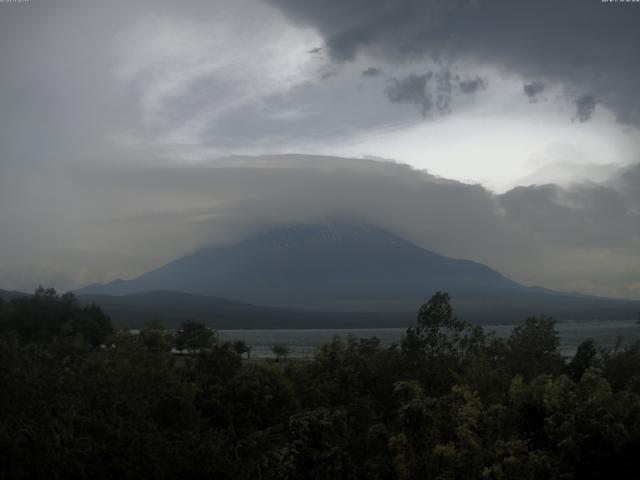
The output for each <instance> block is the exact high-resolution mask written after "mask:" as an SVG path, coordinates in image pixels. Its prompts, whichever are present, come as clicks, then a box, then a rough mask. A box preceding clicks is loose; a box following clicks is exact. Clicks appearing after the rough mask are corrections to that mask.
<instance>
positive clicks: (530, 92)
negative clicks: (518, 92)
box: [522, 80, 546, 102]
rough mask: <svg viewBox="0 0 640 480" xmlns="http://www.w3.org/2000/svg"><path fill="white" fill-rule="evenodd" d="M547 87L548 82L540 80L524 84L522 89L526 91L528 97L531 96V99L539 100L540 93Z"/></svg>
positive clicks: (531, 100) (533, 100)
mask: <svg viewBox="0 0 640 480" xmlns="http://www.w3.org/2000/svg"><path fill="white" fill-rule="evenodd" d="M545 87H546V84H545V83H544V82H541V81H540V80H538V81H535V82H531V83H526V84H524V86H523V87H522V89H523V91H524V94H525V95H526V96H527V97H529V101H530V102H535V101H536V100H537V97H538V95H540V94H541V93H542V92H544V89H545Z"/></svg>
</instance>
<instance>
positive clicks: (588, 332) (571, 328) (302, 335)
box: [219, 320, 640, 358]
mask: <svg viewBox="0 0 640 480" xmlns="http://www.w3.org/2000/svg"><path fill="white" fill-rule="evenodd" d="M515 327H517V325H486V326H484V329H485V331H494V332H496V335H497V336H499V337H508V336H509V335H510V334H511V332H512V331H513V329H514V328H515ZM556 329H557V330H558V333H559V334H560V342H561V344H560V349H561V351H562V353H563V354H564V355H573V354H574V353H575V351H576V348H577V347H578V345H579V344H580V343H581V342H582V341H584V340H586V339H587V338H593V339H594V340H595V341H596V342H597V343H598V344H600V345H601V346H603V347H608V348H610V347H613V346H614V345H615V343H616V341H617V339H618V337H620V336H622V337H623V339H624V344H629V343H633V342H635V341H637V340H640V325H637V324H636V322H635V320H628V321H610V322H598V321H594V322H576V323H557V324H556ZM405 332H406V328H363V329H317V330H311V329H310V330H220V331H219V335H220V340H222V341H233V340H243V341H245V342H246V343H247V344H248V345H249V346H250V347H251V348H252V350H251V356H252V357H254V358H272V357H274V356H275V355H274V354H273V352H272V351H271V347H273V346H274V345H286V346H287V347H289V357H290V358H306V357H310V356H312V355H313V354H314V352H315V351H316V349H317V348H318V347H319V346H320V345H322V344H324V343H327V342H330V341H331V340H332V339H333V338H334V337H340V338H342V339H343V340H346V339H347V337H348V336H349V335H351V336H353V337H354V338H356V339H358V338H369V337H374V336H375V337H378V338H379V339H380V342H381V343H382V344H383V345H391V344H393V343H399V342H400V340H401V339H402V336H403V335H404V334H405Z"/></svg>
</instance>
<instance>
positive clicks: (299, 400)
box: [0, 289, 640, 480]
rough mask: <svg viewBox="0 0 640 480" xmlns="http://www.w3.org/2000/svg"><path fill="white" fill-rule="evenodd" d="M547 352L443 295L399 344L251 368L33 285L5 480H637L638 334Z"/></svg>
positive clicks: (231, 349) (4, 333)
mask: <svg viewBox="0 0 640 480" xmlns="http://www.w3.org/2000/svg"><path fill="white" fill-rule="evenodd" d="M558 347H559V338H558V334H557V332H556V331H555V329H554V321H553V320H551V319H549V318H545V317H533V318H529V319H527V320H526V321H525V322H524V323H523V324H522V325H520V326H519V327H518V328H516V329H515V330H514V332H513V334H512V335H511V337H509V338H507V339H499V338H496V337H495V336H494V335H492V334H488V333H486V332H484V330H483V329H482V328H481V327H477V326H472V325H470V324H468V323H466V322H464V321H462V320H458V319H457V318H456V317H455V316H454V315H453V313H452V311H451V307H450V305H449V297H448V295H447V294H445V293H437V294H436V295H434V296H433V297H432V298H431V299H430V300H429V301H428V302H427V303H426V304H425V305H423V306H422V307H421V308H420V310H419V313H418V316H417V320H416V323H415V324H414V325H412V326H410V327H409V328H408V329H407V333H406V335H405V336H404V337H403V339H402V341H401V342H400V343H399V344H398V345H392V346H390V347H383V346H381V345H380V342H379V341H378V340H377V339H376V338H371V339H360V340H357V341H356V340H355V339H350V340H347V341H346V342H343V341H341V340H339V339H336V340H334V341H333V342H331V343H328V344H326V345H323V346H322V347H320V348H319V349H318V352H317V353H316V355H315V356H314V357H313V358H312V359H311V360H292V361H287V360H282V359H280V361H275V360H252V359H250V358H248V355H247V354H248V348H247V346H246V345H244V344H243V343H241V342H236V343H235V344H229V343H220V342H218V341H217V339H216V336H215V334H214V332H212V331H211V330H210V329H208V328H207V327H206V326H205V325H204V324H201V323H197V322H187V323H185V324H183V325H182V327H181V328H180V329H179V330H178V331H177V332H176V333H175V334H170V333H167V332H166V331H164V330H163V328H162V325H161V324H159V323H157V322H156V323H152V324H149V325H147V326H146V327H145V328H144V329H143V330H142V331H141V332H140V335H129V334H127V333H126V332H123V331H116V330H114V329H113V327H112V326H111V322H110V320H109V318H108V317H107V316H106V315H105V314H104V313H103V312H102V311H101V310H100V308H99V307H97V306H81V305H79V304H78V302H77V301H76V299H75V297H73V295H70V294H66V295H58V294H56V292H55V291H53V290H44V289H39V290H38V291H36V293H35V295H32V296H28V297H22V298H16V299H13V300H11V301H9V302H0V385H1V386H2V388H1V389H0V478H3V479H4V478H7V479H14V478H15V479H40V478H42V479H111V478H121V479H136V480H139V479H165V478H166V479H250V480H261V479H330V480H339V479H374V480H375V479H380V480H387V479H440V480H444V479H495V480H500V479H518V480H526V479H608V478H616V479H632V478H640V473H639V471H640V470H639V469H638V467H639V465H640V460H639V458H640V457H639V453H640V342H638V343H635V344H633V345H628V346H625V347H624V348H623V347H618V348H613V349H602V348H600V347H599V346H598V345H596V344H595V343H594V342H593V341H591V340H588V341H585V342H584V343H582V344H581V345H580V346H579V348H578V350H577V353H576V355H575V356H574V357H573V358H572V359H564V358H563V357H562V356H561V354H560V353H559V349H558ZM176 349H177V350H180V351H181V353H182V354H181V355H177V354H175V351H176ZM172 351H173V352H174V353H171V352H172Z"/></svg>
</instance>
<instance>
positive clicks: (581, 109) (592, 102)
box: [576, 95, 596, 122]
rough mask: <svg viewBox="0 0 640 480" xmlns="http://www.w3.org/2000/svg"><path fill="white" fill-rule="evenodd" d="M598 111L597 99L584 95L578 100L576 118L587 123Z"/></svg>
mask: <svg viewBox="0 0 640 480" xmlns="http://www.w3.org/2000/svg"><path fill="white" fill-rule="evenodd" d="M595 109H596V99H595V98H593V96H592V95H582V96H581V97H580V98H578V99H577V100H576V118H577V119H578V121H580V122H586V121H587V120H589V119H590V118H591V115H592V114H593V112H594V110H595Z"/></svg>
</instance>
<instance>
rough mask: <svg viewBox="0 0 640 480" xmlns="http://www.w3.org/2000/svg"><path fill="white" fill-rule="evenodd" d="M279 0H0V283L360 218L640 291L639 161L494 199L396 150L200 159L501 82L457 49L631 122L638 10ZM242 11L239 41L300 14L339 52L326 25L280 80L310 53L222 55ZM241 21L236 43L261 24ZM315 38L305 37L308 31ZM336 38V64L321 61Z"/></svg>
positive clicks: (66, 275)
mask: <svg viewBox="0 0 640 480" xmlns="http://www.w3.org/2000/svg"><path fill="white" fill-rule="evenodd" d="M270 4H271V5H277V6H278V7H279V8H280V10H277V9H276V8H274V7H273V6H268V5H266V4H264V3H256V2H254V1H252V0H237V1H236V2H231V3H229V2H222V1H217V2H216V1H204V0H202V1H199V0H191V1H188V2H184V3H180V4H178V3H177V2H169V1H165V0H157V1H151V0H139V1H136V2H124V1H121V0H117V1H116V0H114V2H97V1H96V2H87V1H79V0H64V1H63V0H61V1H60V2H49V1H43V0H31V1H30V2H27V3H24V4H20V5H16V6H11V4H9V3H0V38H1V39H2V47H1V48H0V60H1V64H2V68H1V69H0V87H1V88H0V228H1V234H0V288H21V289H32V288H33V287H34V286H35V285H37V284H38V283H43V284H51V285H54V286H56V287H58V288H69V287H76V286H82V285H85V284H88V283H91V282H94V281H108V280H112V279H114V278H117V277H131V276H134V275H137V274H140V273H142V272H144V271H145V270H148V269H151V268H154V267H156V266H158V265H160V264H162V263H164V262H167V261H169V260H171V259H173V258H175V257H177V256H180V255H183V254H185V253H188V252H190V251H193V250H194V249H196V248H199V247H202V246H204V245H209V244H221V243H228V242H232V241H235V240H237V239H239V238H242V237H243V236H246V235H248V234H250V233H251V232H253V231H256V230H257V229H262V228H267V227H269V226H271V225H276V224H283V223H291V222H313V221H318V220H321V219H323V218H326V217H327V216H353V217H357V218H358V219H361V220H363V221H367V222H370V223H372V224H376V225H379V226H381V227H383V228H388V229H391V230H394V231H396V232H397V233H399V234H401V235H404V236H406V237H407V238H408V239H410V240H412V241H414V242H416V243H419V244H420V245H422V246H424V247H427V248H430V249H433V250H435V251H437V252H439V253H442V254H445V255H450V256H454V257H461V258H471V259H474V260H478V261H481V262H484V263H486V264H488V265H490V266H492V267H494V268H496V269H498V270H500V271H501V272H503V273H504V274H506V275H509V276H511V277H513V278H514V279H516V280H519V281H522V282H524V283H527V284H539V285H544V286H547V287H551V288H560V289H564V290H578V291H583V292H587V293H599V294H604V295H619V296H628V297H634V298H640V282H638V280H637V272H638V271H640V260H639V257H640V256H639V255H638V251H639V248H640V240H639V239H640V231H639V228H640V227H639V225H640V222H639V221H638V220H639V219H638V215H639V213H638V212H639V211H640V190H639V189H640V187H639V186H640V169H638V168H624V169H621V170H620V171H619V172H618V173H617V174H616V175H615V176H613V177H612V178H611V179H610V180H609V181H607V182H605V183H580V184H576V185H572V186H569V187H561V186H557V185H538V186H526V187H520V188H517V189H514V190H511V191H509V192H507V193H505V194H503V195H497V194H495V193H493V192H491V191H489V190H487V189H486V188H483V187H481V186H479V185H469V184H463V183H459V182H455V181H450V180H445V179H442V178H437V177H434V176H432V175H429V174H428V173H425V172H421V171H416V170H414V169H412V168H410V167H408V166H405V165H400V164H394V163H390V162H372V161H365V160H354V159H341V158H335V157H308V156H282V155H272V156H262V157H238V156H235V157H228V158H226V159H224V160H212V161H206V159H210V158H218V157H220V156H221V155H225V153H224V152H226V151H229V152H232V153H246V152H249V153H262V152H276V151H289V152H291V151H299V149H298V148H296V147H298V146H300V145H302V146H303V147H305V148H304V149H303V150H304V151H314V150H315V147H316V146H317V145H323V142H327V139H332V138H349V135H352V134H353V133H354V131H356V132H358V131H363V130H368V129H372V130H373V129H375V128H378V127H385V126H388V125H401V124H403V123H405V122H406V121H407V118H408V117H407V116H405V112H402V110H403V109H402V108H399V106H398V105H395V104H394V105H389V102H387V100H385V98H384V96H383V95H384V94H385V93H386V94H387V96H388V99H390V100H392V101H393V102H396V103H400V104H405V105H409V108H407V110H409V113H410V114H412V117H411V118H413V117H414V116H415V117H419V115H416V114H415V112H414V111H411V108H413V107H417V108H418V109H419V110H421V111H424V112H425V115H426V114H428V115H440V114H442V113H446V112H447V111H448V110H449V109H450V108H451V103H452V101H454V100H455V97H456V95H461V96H468V98H471V97H472V96H473V95H474V94H475V93H478V92H480V91H481V90H483V89H485V88H487V80H485V79H484V77H482V76H476V75H475V73H474V74H469V72H465V73H464V74H463V72H464V69H458V68H456V67H457V66H456V65H455V60H456V59H458V58H471V59H472V60H474V61H475V62H476V63H479V64H483V62H486V63H487V65H489V66H490V67H491V66H497V67H499V68H502V69H505V70H507V71H515V72H516V73H517V74H518V75H520V76H521V77H522V78H523V79H524V82H525V84H526V85H530V84H535V83H532V82H542V83H541V84H544V85H545V88H544V96H547V93H548V91H547V87H546V86H547V85H548V86H549V87H548V88H549V92H551V91H553V90H552V88H551V86H552V84H553V83H554V82H556V83H561V84H563V85H566V86H567V91H568V93H567V95H570V96H571V97H570V99H571V101H572V102H573V104H574V106H575V108H576V112H575V118H576V120H582V119H584V120H587V119H589V118H590V117H591V115H592V114H593V112H594V109H595V108H596V103H597V105H598V107H599V106H600V105H603V106H607V107H608V108H610V109H612V110H613V111H614V112H615V113H616V114H617V116H618V118H619V119H620V120H621V121H623V122H627V123H631V124H638V123H639V122H638V108H639V105H640V103H639V102H640V97H639V96H637V95H636V94H635V89H636V88H637V85H638V79H639V75H640V74H639V73H638V72H639V70H640V67H639V66H638V62H637V61H636V59H637V55H636V53H637V52H636V51H635V50H636V45H637V44H638V43H640V42H638V41H637V40H638V38H637V37H638V36H639V35H640V29H637V28H636V26H637V24H638V13H637V12H640V8H637V4H636V5H615V4H606V5H601V4H600V3H599V2H586V1H585V2H577V1H574V0H570V1H566V2H550V1H547V0H543V1H540V2H507V1H494V2H483V1H476V2H473V3H467V2H446V3H445V2H433V1H426V2H422V1H409V2H391V3H389V2H382V1H378V0H367V1H357V2H356V1H345V2H343V1H340V2H338V1H334V0H328V1H326V2H309V1H305V0H296V1H295V2H294V1H291V2H288V1H286V0H273V1H271V2H270ZM631 8H633V10H630V9H631ZM258 10H259V11H258ZM229 11H232V13H233V15H232V17H233V19H234V22H237V25H236V24H235V23H234V24H233V25H234V29H232V35H231V37H230V38H232V39H235V38H236V37H235V35H236V34H237V29H236V28H235V27H236V26H237V27H242V25H243V24H242V22H243V21H248V20H249V19H251V21H253V22H255V23H254V24H255V25H262V24H263V23H264V24H266V28H267V30H268V31H267V32H266V33H265V35H266V38H267V40H269V41H270V40H271V39H272V38H275V39H279V38H280V34H281V33H282V32H281V31H282V30H283V29H284V28H285V27H286V25H284V21H285V20H286V19H290V18H293V19H295V20H296V21H298V22H300V23H301V24H305V25H307V24H308V25H312V26H313V27H314V28H315V29H316V30H317V31H319V32H320V33H321V34H322V37H323V38H324V39H325V41H326V44H327V48H325V47H324V46H322V47H320V46H318V45H317V43H322V42H321V41H316V40H317V38H316V37H317V35H311V40H312V41H313V42H312V43H313V45H312V46H308V45H306V44H305V45H302V47H301V50H302V53H303V56H304V58H305V59H307V58H312V59H315V60H313V61H318V62H319V63H318V64H315V63H313V64H312V65H311V66H307V64H306V63H305V64H304V68H302V67H301V68H302V70H303V71H302V72H299V71H298V70H297V68H298V67H297V66H296V65H298V64H297V63H296V62H292V63H291V64H293V65H294V68H293V74H291V75H290V76H284V77H281V76H279V74H280V73H281V70H283V69H285V70H286V68H285V67H287V65H291V64H290V63H288V60H289V56H288V55H289V53H290V50H291V49H293V48H294V47H296V46H298V47H299V46H300V45H298V44H295V42H293V41H291V42H290V43H287V42H288V41H289V40H287V39H288V38H289V37H286V39H285V40H287V42H285V43H284V44H283V45H282V47H283V48H282V51H284V52H285V55H283V56H282V58H279V60H283V63H282V64H280V63H277V65H276V67H277V68H276V67H273V66H271V67H269V65H266V64H265V65H263V64H262V63H260V61H261V60H264V58H267V57H268V55H266V54H264V55H258V56H255V57H251V56H247V57H246V58H244V57H243V58H244V60H245V63H243V64H242V65H240V63H238V61H237V60H238V59H237V57H238V56H241V55H243V54H244V53H246V51H247V49H246V48H245V47H243V46H242V45H239V46H238V48H237V51H236V50H233V52H232V54H230V55H227V57H228V58H227V57H225V55H226V54H227V53H228V52H227V51H226V50H224V49H223V48H222V47H219V46H218V44H217V43H216V42H213V41H211V39H210V36H211V35H213V34H215V33H218V30H219V29H221V28H222V29H224V28H225V27H226V24H225V22H226V20H224V21H221V22H220V23H216V22H215V20H216V19H218V18H221V17H222V16H223V15H224V14H226V13H228V12H229ZM256 12H257V13H256ZM274 12H275V14H274ZM281 12H284V13H285V14H286V15H287V17H285V16H283V14H282V13H281ZM266 15H269V17H268V18H269V20H270V21H269V22H264V21H263V20H264V18H263V17H264V16H266ZM224 18H226V17H224ZM167 19H170V20H171V21H167ZM283 19H284V20H283ZM205 20H206V21H205ZM163 22H164V23H163ZM272 22H273V23H272ZM254 24H251V25H254ZM567 25H580V26H581V28H579V29H577V28H569V29H567V28H566V26H567ZM614 26H615V28H614ZM631 27H633V28H631ZM269 28H271V30H269ZM216 29H218V30H216ZM246 29H247V31H246V32H245V35H246V37H243V39H242V40H245V39H250V37H251V36H252V35H253V34H254V33H256V32H254V29H253V28H248V27H247V28H246ZM194 32H195V33H194ZM307 33H308V32H306V31H305V32H302V33H301V32H298V31H294V32H293V33H291V32H290V34H291V38H292V39H294V40H295V39H298V38H303V39H304V38H307V37H306V35H307ZM223 37H224V35H222V34H221V36H220V38H222V40H220V41H221V42H222V41H223V40H224V38H227V37H224V38H223ZM216 38H218V37H216ZM225 41H226V40H225ZM269 41H265V42H256V44H257V47H256V48H258V47H260V46H261V45H262V44H265V45H267V46H268V45H270V42H269ZM147 42H148V43H147ZM181 42H182V43H181ZM158 45H159V46H158ZM185 45H186V47H185ZM612 45H615V47H612ZM223 46H224V47H228V48H231V49H233V48H235V47H234V45H232V44H231V45H229V44H226V43H224V42H223ZM147 47H148V48H147ZM187 47H188V48H187ZM194 51H195V52H196V53H197V54H194V53H193V52H194ZM310 51H312V52H314V53H309V52H310ZM325 51H328V52H329V55H330V56H331V59H330V60H333V63H334V64H333V65H332V64H329V65H327V64H325V63H323V62H325V55H324V52H325ZM360 51H365V52H366V55H367V56H368V57H367V58H366V59H365V60H366V62H364V60H363V63H362V64H357V62H356V63H355V64H354V65H355V66H354V68H355V69H356V70H355V73H354V72H351V73H352V74H353V76H354V77H356V79H355V81H353V82H352V80H353V79H350V78H348V73H349V72H347V74H344V70H340V69H338V70H339V72H338V74H336V75H333V76H331V77H327V78H326V79H325V81H323V82H319V81H318V79H319V78H320V75H321V74H322V72H325V73H326V72H333V71H334V69H335V68H336V66H337V64H339V63H340V62H344V61H345V60H348V59H352V58H353V57H354V56H356V54H357V53H359V52H360ZM261 52H262V51H261ZM184 55H186V56H187V58H186V60H185V59H184V58H183V56H184ZM222 57H225V58H222ZM426 58H428V59H429V62H426V63H425V65H422V61H423V60H424V59H426ZM405 59H407V60H410V62H409V64H407V65H405V66H403V67H402V68H397V69H396V68H395V67H398V66H399V65H400V64H403V61H404V60H405ZM450 59H452V60H451V61H452V62H453V63H452V64H450V63H449V60H450ZM219 62H222V66H220V64H219ZM224 62H227V63H224ZM427 63H428V64H427ZM256 65H257V66H256ZM5 66H6V67H5ZM203 66H204V67H206V68H204V67H203ZM263 67H264V68H267V67H269V68H271V70H269V72H270V73H271V74H273V75H274V77H273V78H267V75H265V72H264V71H263ZM436 67H438V68H436ZM307 68H308V70H305V69H307ZM411 72H415V73H413V74H412V73H411ZM491 78H492V80H493V77H491ZM519 81H520V80H518V82H519ZM287 82H289V83H287ZM319 83H322V85H323V87H324V89H323V88H320V87H319V86H318V85H319ZM352 83H354V84H358V85H360V84H362V85H364V86H363V87H362V88H361V89H358V90H357V91H356V90H355V89H352V88H351V85H352ZM283 84H284V85H285V86H284V87H283V86H282V85H283ZM247 85H248V87H247ZM265 85H266V86H265ZM240 87H243V88H244V87H246V88H245V89H244V90H243V89H240ZM267 87H268V88H267ZM358 88H359V87H358ZM487 89H488V90H489V89H490V88H487ZM255 90H258V94H256V92H255ZM535 90H536V89H535V88H534V90H533V91H535ZM525 94H526V87H525V91H524V93H522V91H521V92H520V95H521V96H522V97H523V100H524V101H526V95H525ZM535 96H536V98H537V96H538V93H535ZM376 99H381V100H382V101H381V102H376ZM581 99H582V100H581ZM585 99H586V100H585ZM589 99H591V101H589ZM596 100H597V102H596ZM212 111H213V112H212ZM220 112H222V113H220ZM573 114H574V112H573V111H571V112H570V113H569V114H568V116H571V115H573ZM575 123H576V124H580V122H579V121H577V122H575ZM454 140H456V141H457V140H458V138H454ZM192 150H193V151H195V154H194V155H193V156H194V157H197V159H196V161H192V159H191V157H190V153H191V151H192ZM319 151H329V149H326V150H322V149H319ZM366 153H370V154H380V152H366ZM466 154H467V153H465V155H466ZM389 157H393V155H389ZM203 159H204V160H203ZM468 161H469V162H470V164H471V163H472V162H476V161H478V159H475V158H472V156H471V157H470V158H469V159H468ZM489 170H490V169H489ZM489 174H490V173H489Z"/></svg>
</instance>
